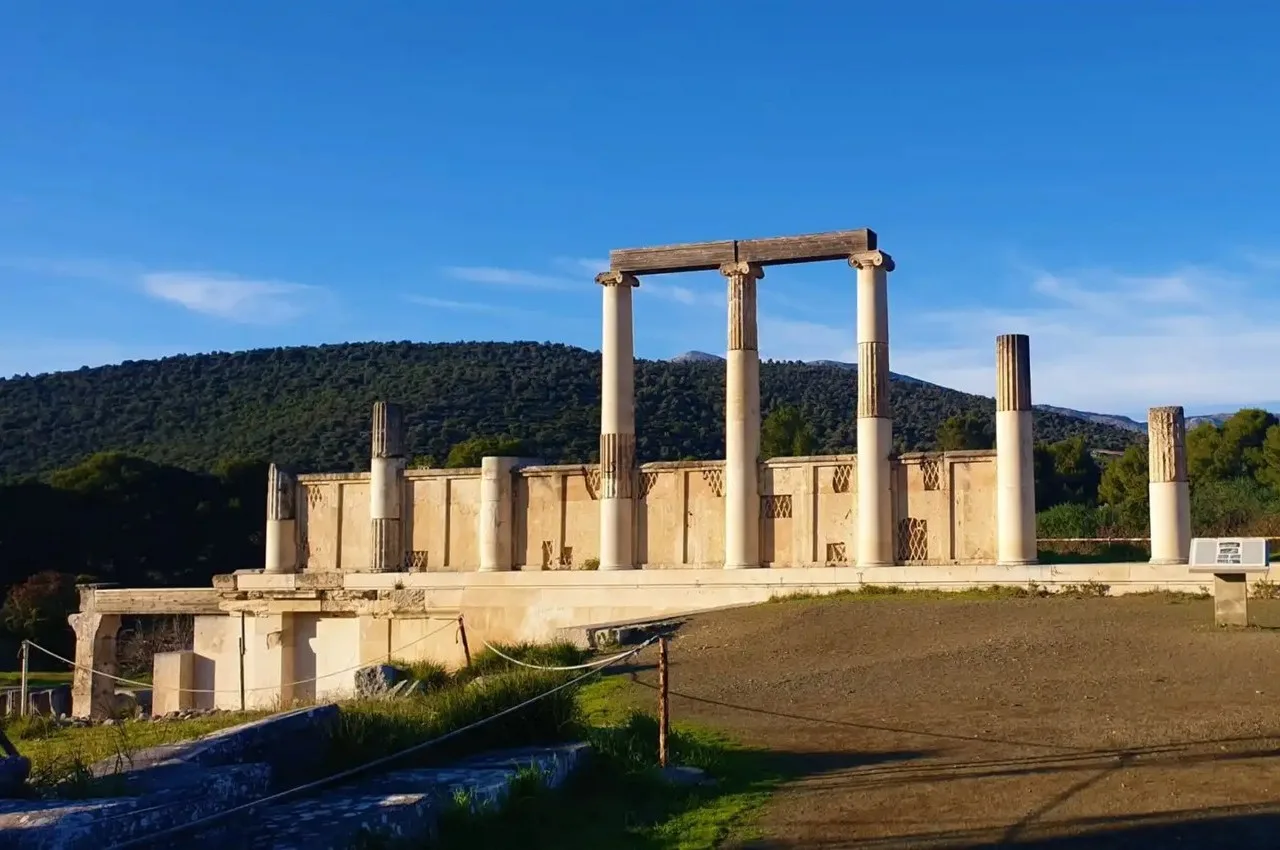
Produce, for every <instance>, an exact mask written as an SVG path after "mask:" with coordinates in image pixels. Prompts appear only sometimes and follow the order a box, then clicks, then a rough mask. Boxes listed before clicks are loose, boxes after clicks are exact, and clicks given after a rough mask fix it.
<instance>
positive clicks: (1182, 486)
mask: <svg viewBox="0 0 1280 850" xmlns="http://www.w3.org/2000/svg"><path fill="white" fill-rule="evenodd" d="M1147 464H1148V468H1149V471H1150V484H1149V485H1148V486H1149V490H1148V495H1149V496H1150V505H1151V563H1153V564H1185V563H1187V561H1188V560H1189V559H1190V557H1191V487H1190V484H1188V482H1187V420H1186V417H1185V415H1184V414H1183V411H1182V408H1181V407H1153V408H1151V409H1149V410H1148V411H1147Z"/></svg>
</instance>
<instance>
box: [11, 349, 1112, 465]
mask: <svg viewBox="0 0 1280 850" xmlns="http://www.w3.org/2000/svg"><path fill="white" fill-rule="evenodd" d="M854 390H855V384H854V378H853V376H852V375H851V373H850V372H849V371H848V370H846V369H842V368H839V367H833V366H820V365H806V364H801V363H766V364H764V365H763V366H762V368H761V392H762V406H763V409H764V410H766V411H767V410H768V409H769V408H771V407H773V406H774V405H777V404H780V403H787V404H792V405H795V406H797V407H798V408H799V409H800V410H801V411H802V413H803V415H804V417H805V419H806V421H807V422H808V423H809V424H810V426H811V427H812V429H813V436H814V438H815V440H816V443H817V446H818V451H819V452H825V453H829V452H836V451H848V450H852V449H853V448H854V442H855V437H854V435H855V428H854V406H855V398H856V396H855V391H854ZM891 396H892V402H893V411H894V419H895V422H894V433H895V435H896V438H897V439H898V441H899V443H900V447H901V448H902V449H904V450H918V449H927V448H931V447H933V445H934V440H935V436H936V432H937V429H938V425H939V424H940V423H941V422H942V421H943V420H944V419H946V418H947V417H950V416H954V415H958V414H964V413H969V412H972V413H975V414H978V415H981V416H983V417H988V418H989V417H991V416H992V415H993V412H994V402H993V400H992V399H990V398H983V397H981V396H973V395H968V394H966V393H960V392H956V391H954V390H949V389H944V388H941V387H936V386H931V385H928V384H919V383H912V382H906V381H894V382H893V384H892V392H891ZM378 399H386V400H389V401H398V402H401V403H403V404H404V405H405V407H406V412H407V416H408V425H409V447H410V451H411V453H412V454H414V455H426V456H430V457H434V458H435V459H436V460H437V461H443V459H444V458H445V456H446V454H447V453H448V451H449V449H450V447H451V446H453V445H455V444H456V443H459V442H461V441H463V440H466V439H468V438H470V437H473V436H476V435H501V434H505V435H509V436H512V437H516V438H519V439H521V440H522V441H523V442H524V443H525V445H526V446H528V447H529V448H530V449H531V450H533V451H536V452H537V453H538V454H539V455H541V456H542V457H544V458H546V459H547V460H548V461H552V462H555V461H565V462H583V461H590V460H593V459H594V458H595V454H596V451H597V440H598V432H599V421H600V419H599V417H600V355H599V354H598V353H594V352H589V351H584V350H582V349H578V348H572V347H569V346H565V345H551V344H539V343H531V342H526V343H447V344H419V343H408V342H401V343H350V344H343V345H326V346H319V347H301V348H278V349H261V350H257V351H247V352H241V353H237V354H208V355H193V356H180V357H170V358H165V359H163V360H151V361H142V362H126V363H124V364H122V365H119V366H107V367H102V368H97V369H80V370H79V371H75V372H62V373H56V374H50V375H40V376H37V377H30V378H28V377H21V378H13V379H10V380H0V478H8V479H12V478H15V477H20V476H24V475H29V474H34V473H45V472H48V471H51V470H54V469H58V468H62V467H66V466H69V465H72V464H75V463H77V462H79V461H80V460H83V459H84V458H86V457H88V456H89V455H92V454H93V453H95V452H102V451H123V452H128V453H130V454H133V455H137V456H139V457H143V458H147V459H149V460H152V461H155V462H159V463H166V464H171V465H176V466H182V467H186V468H188V469H193V470H211V469H213V468H214V467H215V466H216V465H217V464H218V463H219V462H225V461H227V460H229V459H236V458H240V459H246V460H248V459H252V460H268V459H269V460H275V461H277V462H281V463H286V464H290V465H292V466H295V467H297V468H299V469H302V470H335V471H336V470H343V469H358V468H368V458H369V438H368V431H369V415H370V407H371V405H372V403H373V402H374V401H375V400H378ZM636 401H637V408H638V409H637V414H636V419H637V422H636V428H637V432H638V440H639V453H640V457H641V459H642V460H676V459H680V458H686V457H696V458H715V457H722V456H723V454H724V448H723V445H724V443H723V441H724V416H723V410H724V365H723V364H722V363H669V362H663V361H657V362H652V361H641V362H639V363H637V364H636ZM1077 434H1079V435H1083V436H1085V437H1086V438H1087V439H1088V441H1089V443H1090V445H1091V446H1093V447H1095V448H1113V449H1123V448H1124V447H1125V446H1126V445H1128V444H1129V443H1131V442H1132V441H1133V440H1134V439H1135V436H1134V435H1133V434H1131V433H1126V432H1124V431H1121V430H1119V429H1117V428H1113V427H1108V426H1105V425H1100V424H1096V423H1090V422H1085V421H1081V420H1078V419H1073V418H1071V417H1068V416H1063V415H1060V414H1055V413H1049V412H1040V411H1037V413H1036V438H1037V439H1038V440H1046V441H1054V440H1060V439H1063V438H1064V437H1068V436H1073V435H1077Z"/></svg>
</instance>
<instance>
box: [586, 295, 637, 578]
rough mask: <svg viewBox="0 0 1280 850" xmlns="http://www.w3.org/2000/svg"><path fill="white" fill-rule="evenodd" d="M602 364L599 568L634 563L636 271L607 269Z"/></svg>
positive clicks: (618, 567) (627, 567) (621, 567)
mask: <svg viewBox="0 0 1280 850" xmlns="http://www.w3.org/2000/svg"><path fill="white" fill-rule="evenodd" d="M596 283H599V284H600V285H601V286H603V287H604V321H603V323H602V325H601V330H602V334H601V345H600V350H601V355H602V357H601V360H602V362H601V369H600V492H599V500H600V569H602V570H630V569H634V568H635V547H634V543H633V538H634V534H633V526H634V522H635V514H634V509H633V505H634V502H633V498H634V493H635V477H636V476H635V467H636V389H635V384H636V377H635V368H636V367H635V343H634V337H633V331H632V326H631V290H632V289H633V288H635V287H636V286H639V282H638V281H637V280H636V279H635V277H634V276H633V275H629V274H624V273H622V272H605V273H604V274H601V275H597V276H596Z"/></svg>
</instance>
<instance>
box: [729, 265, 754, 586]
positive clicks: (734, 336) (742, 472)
mask: <svg viewBox="0 0 1280 850" xmlns="http://www.w3.org/2000/svg"><path fill="white" fill-rule="evenodd" d="M720 273H721V274H723V275H724V276H725V279H726V281H727V282H728V304H729V344H728V350H727V352H726V357H725V383H724V566H725V569H727V570H737V569H746V568H749V567H758V566H760V348H759V341H758V337H757V334H756V283H757V281H759V280H760V279H761V278H763V277H764V270H763V269H761V267H760V266H758V265H755V264H753V263H725V264H724V265H722V266H721V267H720Z"/></svg>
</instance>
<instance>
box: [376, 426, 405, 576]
mask: <svg viewBox="0 0 1280 850" xmlns="http://www.w3.org/2000/svg"><path fill="white" fill-rule="evenodd" d="M404 467H405V457H404V410H403V409H402V408H401V407H400V405H398V404H389V403H387V402H385V401H378V402H374V404H373V462H372V464H371V475H370V477H369V517H370V519H371V520H372V521H373V537H372V540H373V547H372V548H373V565H372V571H373V572H375V573H394V572H400V571H401V570H403V569H404V524H403V521H402V518H401V509H402V502H403V501H404Z"/></svg>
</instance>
